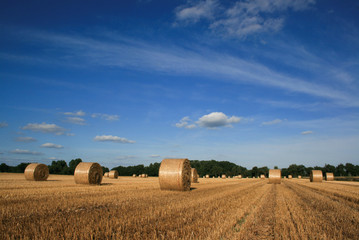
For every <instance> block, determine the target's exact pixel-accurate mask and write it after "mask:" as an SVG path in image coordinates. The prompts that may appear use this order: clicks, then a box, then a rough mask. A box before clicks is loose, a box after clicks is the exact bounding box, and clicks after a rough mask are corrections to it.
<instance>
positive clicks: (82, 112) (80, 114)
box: [64, 110, 86, 117]
mask: <svg viewBox="0 0 359 240" xmlns="http://www.w3.org/2000/svg"><path fill="white" fill-rule="evenodd" d="M64 115H70V116H80V117H81V116H85V115H86V113H85V112H84V111H82V110H79V111H77V112H65V113H64Z"/></svg>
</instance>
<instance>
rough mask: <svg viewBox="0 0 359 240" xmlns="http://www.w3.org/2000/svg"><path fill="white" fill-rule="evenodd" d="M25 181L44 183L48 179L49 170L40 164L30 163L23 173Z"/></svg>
mask: <svg viewBox="0 0 359 240" xmlns="http://www.w3.org/2000/svg"><path fill="white" fill-rule="evenodd" d="M24 174H25V179H26V180H30V181H46V180H47V178H48V177H49V168H48V167H47V166H46V165H45V164H42V163H31V164H29V165H27V167H26V168H25V171H24Z"/></svg>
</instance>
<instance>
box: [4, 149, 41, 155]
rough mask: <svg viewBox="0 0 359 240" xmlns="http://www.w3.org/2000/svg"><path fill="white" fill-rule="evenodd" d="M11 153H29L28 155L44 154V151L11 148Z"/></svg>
mask: <svg viewBox="0 0 359 240" xmlns="http://www.w3.org/2000/svg"><path fill="white" fill-rule="evenodd" d="M10 153H14V154H28V155H42V153H40V152H34V151H30V150H24V149H18V148H17V149H15V150H11V151H10Z"/></svg>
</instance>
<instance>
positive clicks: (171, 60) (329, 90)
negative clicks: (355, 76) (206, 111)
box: [26, 3, 359, 107]
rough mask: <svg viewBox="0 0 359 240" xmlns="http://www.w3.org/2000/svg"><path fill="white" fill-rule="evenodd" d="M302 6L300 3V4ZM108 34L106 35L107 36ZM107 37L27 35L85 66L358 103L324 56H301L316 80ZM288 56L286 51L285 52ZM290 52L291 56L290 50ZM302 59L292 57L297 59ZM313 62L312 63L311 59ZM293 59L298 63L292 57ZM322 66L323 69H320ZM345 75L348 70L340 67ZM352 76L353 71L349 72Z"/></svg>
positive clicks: (217, 55) (202, 52)
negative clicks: (334, 82)
mask: <svg viewBox="0 0 359 240" xmlns="http://www.w3.org/2000/svg"><path fill="white" fill-rule="evenodd" d="M295 6H297V7H296V8H298V9H300V6H301V4H299V3H298V4H296V5H295ZM106 34H107V35H106ZM102 36H104V37H106V36H107V37H108V39H103V38H102V40H101V41H99V40H95V39H94V38H85V37H73V36H70V35H54V34H49V33H44V32H41V33H36V32H31V33H30V34H28V35H26V37H27V38H31V39H34V40H38V41H39V42H40V44H44V45H46V46H48V45H50V46H51V45H56V46H61V48H62V49H63V54H66V55H68V56H72V57H73V59H74V61H76V63H81V64H82V65H84V66H86V67H91V66H94V65H96V66H98V64H101V65H102V66H107V67H118V68H127V69H136V70H139V71H156V72H159V73H167V74H172V75H177V74H180V75H191V76H202V77H209V78H213V79H216V81H220V82H221V81H226V82H234V83H240V84H243V83H244V84H250V85H260V86H267V87H274V88H277V89H281V90H285V91H290V92H295V93H303V94H307V95H311V96H316V97H321V98H324V99H327V100H331V101H333V102H334V103H337V104H338V105H342V106H349V107H353V106H354V107H357V106H359V99H358V97H357V96H356V94H355V93H354V92H353V91H352V88H347V87H346V86H341V87H339V88H338V87H333V86H331V85H328V84H325V83H323V79H322V75H323V74H322V73H323V72H324V73H325V72H330V71H331V69H333V66H335V64H337V63H340V62H338V61H335V62H334V63H335V64H333V63H332V64H328V63H327V61H319V60H318V59H320V58H318V57H317V58H311V57H309V59H308V56H307V55H303V59H301V61H300V65H301V66H303V69H302V70H303V72H304V73H305V74H306V75H311V76H313V78H310V80H308V79H307V78H301V77H298V76H299V75H290V74H289V75H288V73H283V72H279V71H277V70H274V69H270V68H269V67H267V66H266V65H264V64H262V63H261V62H260V61H253V60H250V59H246V58H243V57H238V56H234V55H230V54H224V53H221V52H214V51H212V50H209V49H203V48H202V49H201V48H196V49H192V50H191V49H189V48H186V49H185V48H182V47H175V46H170V47H169V46H166V45H164V44H156V43H153V42H146V41H138V40H136V39H129V38H124V37H123V36H119V35H116V34H109V33H102ZM288 46H290V47H291V48H290V49H288V51H287V52H288V53H289V54H290V53H291V52H298V50H300V48H301V47H300V46H299V45H294V46H293V44H292V45H289V44H288ZM264 53H268V54H272V55H273V57H277V56H280V54H279V53H277V51H274V52H271V51H269V52H268V51H265V52H264ZM283 55H284V54H283ZM286 55H288V54H286ZM296 59H297V60H298V57H296V56H294V60H296ZM308 60H309V61H310V62H312V63H315V64H316V65H319V66H320V68H318V67H316V68H306V67H305V66H304V65H303V64H304V63H305V62H306V61H308ZM313 61H314V62H313ZM293 62H295V61H293ZM318 69H320V72H317V71H318ZM342 72H343V74H341V76H344V75H345V74H344V73H345V71H342ZM349 75H350V74H349Z"/></svg>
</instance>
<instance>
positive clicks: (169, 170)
mask: <svg viewBox="0 0 359 240" xmlns="http://www.w3.org/2000/svg"><path fill="white" fill-rule="evenodd" d="M158 176H159V181H160V188H161V190H177V191H189V190H191V164H190V162H189V160H188V159H187V158H182V159H163V160H162V162H161V165H160V169H159V173H158Z"/></svg>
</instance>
